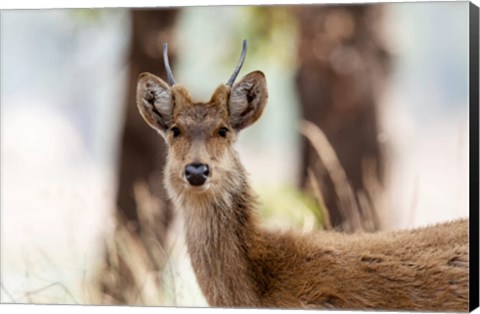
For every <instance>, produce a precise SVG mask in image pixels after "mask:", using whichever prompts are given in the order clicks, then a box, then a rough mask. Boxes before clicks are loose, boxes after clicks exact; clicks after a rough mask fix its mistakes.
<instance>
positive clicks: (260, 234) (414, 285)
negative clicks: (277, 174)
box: [137, 72, 468, 311]
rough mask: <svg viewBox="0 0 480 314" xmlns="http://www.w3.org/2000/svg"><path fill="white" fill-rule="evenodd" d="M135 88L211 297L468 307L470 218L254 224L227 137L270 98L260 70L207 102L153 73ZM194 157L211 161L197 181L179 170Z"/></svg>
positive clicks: (251, 200) (252, 204)
mask: <svg viewBox="0 0 480 314" xmlns="http://www.w3.org/2000/svg"><path fill="white" fill-rule="evenodd" d="M152 82H153V83H152ZM155 82H156V83H155ZM152 84H154V85H155V84H157V85H155V86H154V88H153V89H154V90H153V92H152ZM138 86H139V87H138V96H137V97H138V98H137V104H138V107H139V110H140V112H141V114H142V116H143V117H144V118H145V120H146V122H147V123H148V124H149V125H151V126H152V127H154V128H155V129H157V130H158V131H159V132H160V134H161V135H162V136H163V137H164V138H165V140H166V142H167V144H168V147H169V151H168V156H167V165H166V169H165V186H166V188H167V191H168V194H169V196H170V197H171V198H172V200H173V202H174V204H175V206H176V208H178V209H179V210H181V211H182V212H183V215H184V218H185V219H184V220H185V221H184V225H185V231H186V241H187V246H188V252H189V254H190V257H191V260H192V265H193V269H194V271H195V274H196V276H197V280H198V283H199V284H200V287H201V289H202V291H203V293H204V295H205V297H206V298H207V301H208V303H209V304H210V305H212V306H236V307H288V308H341V309H391V310H399V309H402V310H441V311H467V309H468V250H467V245H468V232H467V230H468V228H467V220H460V221H456V222H450V223H445V224H440V225H435V226H430V227H427V228H422V229H416V230H409V231H401V232H392V233H374V234H354V235H346V234H341V233H338V232H317V233H314V234H302V233H299V232H295V231H288V232H278V231H268V230H264V229H262V228H260V227H259V224H258V222H257V218H256V215H255V208H256V200H255V196H254V194H253V192H252V191H251V189H250V186H249V184H248V180H247V175H246V171H245V170H244V168H243V166H242V165H241V163H240V161H239V158H238V155H237V153H236V152H235V150H234V149H233V143H234V142H235V140H236V136H237V134H238V132H239V131H240V129H242V128H245V127H247V126H248V125H250V124H252V123H254V122H255V121H256V120H257V119H258V118H259V117H260V115H261V113H262V111H263V108H264V106H265V103H266V101H267V89H266V83H265V78H264V76H263V74H262V73H261V72H253V73H250V74H249V75H247V76H246V77H244V78H243V79H242V80H241V81H240V82H239V83H237V84H236V85H234V86H233V88H230V87H228V86H225V85H221V86H219V87H218V88H217V90H216V91H215V93H214V95H213V96H212V98H211V99H210V101H208V102H205V103H199V102H193V101H192V100H191V97H190V95H189V94H188V92H187V90H186V89H184V88H183V87H181V86H174V87H172V88H171V89H170V88H169V87H168V86H167V85H166V84H165V83H164V82H163V81H161V80H160V79H158V78H156V77H155V76H153V75H151V74H144V75H143V76H141V77H140V78H139V84H138ZM159 86H160V88H159ZM165 88H167V89H168V90H163V89H165ZM152 95H154V96H152ZM155 95H157V96H155ZM152 97H153V98H152ZM164 104H170V107H168V106H164ZM174 127H177V128H179V129H180V135H179V136H177V137H174V136H173V135H172V132H170V130H172V128H174ZM222 127H226V128H228V129H229V131H228V132H227V136H226V137H225V138H224V137H221V136H219V135H218V130H219V128H222ZM192 162H201V163H205V164H208V165H209V167H210V169H211V174H210V177H209V178H208V180H207V182H206V183H205V184H204V185H202V186H200V187H193V186H190V185H189V184H188V182H186V180H185V179H184V177H183V171H184V168H185V165H187V164H189V163H192Z"/></svg>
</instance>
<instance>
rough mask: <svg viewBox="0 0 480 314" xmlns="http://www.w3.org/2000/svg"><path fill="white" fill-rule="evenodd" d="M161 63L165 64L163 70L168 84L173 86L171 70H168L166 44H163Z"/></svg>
mask: <svg viewBox="0 0 480 314" xmlns="http://www.w3.org/2000/svg"><path fill="white" fill-rule="evenodd" d="M163 62H164V63H165V70H167V77H168V84H170V86H173V85H175V79H174V78H173V73H172V69H170V64H169V63H168V44H167V43H164V44H163Z"/></svg>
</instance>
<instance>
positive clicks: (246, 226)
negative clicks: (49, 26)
mask: <svg viewBox="0 0 480 314" xmlns="http://www.w3.org/2000/svg"><path fill="white" fill-rule="evenodd" d="M239 167H240V171H239V172H240V175H239V172H236V174H235V178H236V179H235V180H237V181H238V182H236V184H235V185H233V184H232V186H231V187H229V188H226V190H225V191H223V192H222V193H219V194H218V195H215V196H214V195H207V196H203V197H202V196H201V195H189V196H188V197H185V198H184V199H183V202H182V203H183V204H181V206H182V207H183V210H184V211H183V212H184V215H185V217H184V218H185V219H184V223H185V226H184V227H185V231H186V243H187V248H188V252H189V255H190V258H191V261H192V266H193V269H194V271H195V274H196V276H197V280H198V283H199V284H200V287H201V289H202V291H203V293H204V295H205V296H206V298H207V301H208V302H209V304H210V305H213V306H253V305H254V304H256V302H257V297H256V293H255V289H256V288H255V286H256V285H255V283H254V281H253V276H252V271H253V270H252V265H251V261H250V258H249V251H250V250H251V248H252V245H254V243H255V242H257V239H256V237H257V230H256V224H255V221H254V220H255V217H254V214H255V213H254V206H255V205H254V204H255V197H254V196H253V192H252V191H251V189H250V187H249V185H248V183H247V179H246V175H245V171H244V170H243V168H242V167H241V166H240V165H239ZM220 195H221V196H220Z"/></svg>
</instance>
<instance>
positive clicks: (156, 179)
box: [103, 9, 178, 303]
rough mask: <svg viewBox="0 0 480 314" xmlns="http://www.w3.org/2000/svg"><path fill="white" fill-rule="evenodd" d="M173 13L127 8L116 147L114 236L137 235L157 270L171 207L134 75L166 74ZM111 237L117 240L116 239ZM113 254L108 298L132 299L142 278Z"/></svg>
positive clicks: (160, 155) (160, 153)
mask: <svg viewBox="0 0 480 314" xmlns="http://www.w3.org/2000/svg"><path fill="white" fill-rule="evenodd" d="M177 15H178V9H159V10H132V11H131V25H132V26H131V27H132V30H131V44H130V54H129V67H130V68H129V76H128V77H129V79H128V87H127V88H128V95H127V98H126V103H125V107H126V109H125V122H124V126H123V131H122V135H121V145H120V151H119V163H118V165H119V168H118V179H119V185H118V192H117V211H118V212H117V232H116V234H115V236H116V237H117V235H118V234H120V235H121V234H125V230H128V232H129V234H130V235H131V236H132V237H135V238H137V239H138V241H137V240H136V243H138V246H139V248H137V249H141V250H142V252H144V253H145V254H144V255H145V256H147V257H148V259H149V261H148V263H147V262H146V264H147V265H149V266H151V268H153V270H154V271H159V270H161V268H162V267H163V263H164V262H165V251H164V244H165V243H166V239H167V230H168V228H169V226H170V224H171V222H172V208H171V206H170V204H169V203H168V201H167V200H166V194H165V190H164V188H163V184H162V180H163V175H162V169H163V164H164V162H165V146H164V143H163V140H162V139H161V137H160V136H159V135H158V134H157V133H156V132H155V131H154V130H152V129H151V128H150V127H148V126H147V124H146V123H145V122H144V121H143V119H142V118H141V116H140V114H139V113H138V110H137V107H136V101H135V97H136V96H135V95H136V85H137V78H138V76H139V74H140V73H142V72H147V71H148V72H153V73H155V74H156V75H158V76H160V77H162V78H163V79H165V80H166V75H165V73H166V72H165V68H164V63H163V56H162V45H163V43H164V42H168V43H170V46H169V48H170V49H169V58H170V64H172V63H173V62H174V60H175V45H174V44H173V45H172V42H173V30H174V26H175V20H176V17H177ZM119 225H120V226H119ZM122 228H123V229H122ZM119 230H121V232H120V231H119ZM116 240H118V239H116ZM114 242H117V244H115V245H121V243H118V241H114ZM107 251H109V252H112V251H114V252H121V250H119V249H118V248H116V249H115V250H112V249H111V248H110V249H108V248H107ZM137 253H138V252H137ZM118 254H119V253H117V255H116V256H111V255H109V254H107V269H108V271H110V273H111V274H112V275H113V276H107V277H108V278H109V279H108V280H106V281H104V283H103V290H104V292H105V294H107V295H110V297H112V298H113V301H112V302H113V303H131V299H130V298H129V297H128V295H129V292H128V291H129V289H130V290H132V289H137V288H138V287H135V286H136V285H138V284H141V283H138V282H135V278H134V276H133V272H134V271H133V270H132V269H131V268H132V267H134V266H132V265H127V264H128V263H127V262H126V261H125V260H123V259H122V256H119V255H118ZM112 278H113V279H112ZM140 280H144V279H140ZM137 281H138V280H137ZM119 288H121V289H119Z"/></svg>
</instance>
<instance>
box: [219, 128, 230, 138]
mask: <svg viewBox="0 0 480 314" xmlns="http://www.w3.org/2000/svg"><path fill="white" fill-rule="evenodd" d="M227 132H228V129H227V128H220V129H219V130H218V135H220V136H221V137H227Z"/></svg>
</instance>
